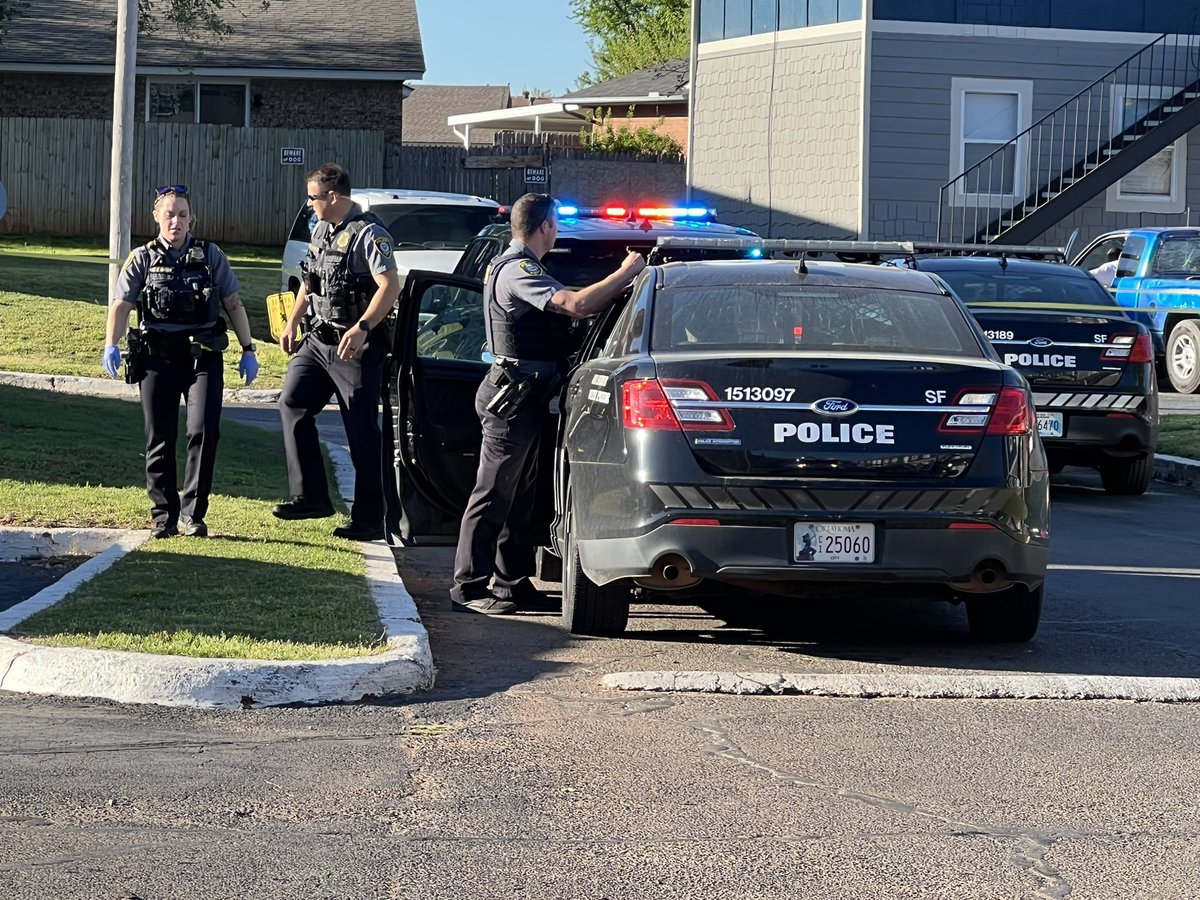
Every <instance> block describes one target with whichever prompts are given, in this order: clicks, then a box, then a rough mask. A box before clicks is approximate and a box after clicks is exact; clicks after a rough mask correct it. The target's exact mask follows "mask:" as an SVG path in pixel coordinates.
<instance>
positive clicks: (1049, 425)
mask: <svg viewBox="0 0 1200 900" xmlns="http://www.w3.org/2000/svg"><path fill="white" fill-rule="evenodd" d="M1037 423H1038V434H1039V435H1041V436H1042V437H1062V436H1063V414H1062V413H1047V412H1040V413H1038V414H1037Z"/></svg>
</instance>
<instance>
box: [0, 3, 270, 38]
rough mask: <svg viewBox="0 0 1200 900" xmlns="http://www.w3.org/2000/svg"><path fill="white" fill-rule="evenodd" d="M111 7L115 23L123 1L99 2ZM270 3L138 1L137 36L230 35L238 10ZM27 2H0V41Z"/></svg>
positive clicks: (194, 36)
mask: <svg viewBox="0 0 1200 900" xmlns="http://www.w3.org/2000/svg"><path fill="white" fill-rule="evenodd" d="M101 2H105V3H106V5H111V8H112V13H113V22H114V23H115V22H116V16H117V9H118V3H120V2H123V0H101ZM270 5H271V0H138V32H139V33H140V34H150V33H152V32H155V31H158V30H159V29H161V28H162V27H164V26H169V27H172V28H174V29H175V32H176V33H177V34H178V35H179V36H180V37H182V38H192V39H196V38H203V37H206V36H210V35H222V34H229V33H230V32H231V31H233V28H234V26H233V25H231V24H230V23H229V21H228V19H229V17H230V15H231V14H236V13H237V11H238V7H239V6H241V7H243V8H244V7H246V6H255V7H261V8H262V9H266V8H267V7H268V6H270ZM28 9H29V0H0V40H2V39H3V37H4V26H5V25H6V24H7V23H8V22H10V21H12V20H13V19H15V18H16V17H17V16H21V15H25V14H27V12H28Z"/></svg>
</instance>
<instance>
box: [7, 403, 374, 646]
mask: <svg viewBox="0 0 1200 900" xmlns="http://www.w3.org/2000/svg"><path fill="white" fill-rule="evenodd" d="M0 410H2V411H3V412H2V413H0V524H5V525H21V526H35V527H54V526H106V527H125V528H144V527H148V520H149V500H148V498H147V497H146V489H145V484H146V481H145V470H144V456H143V451H144V438H143V432H142V412H141V408H140V406H138V405H137V404H136V403H130V402H128V401H123V400H110V399H99V398H90V397H73V396H64V395H62V394H51V393H49V392H44V391H35V390H28V389H23V388H13V387H4V386H0ZM181 433H182V425H181ZM181 443H182V442H181ZM182 466H183V462H182V457H181V458H180V460H179V467H180V468H179V471H180V473H182V471H183V468H182ZM215 489H216V493H214V494H213V496H212V501H211V506H210V510H209V514H208V515H207V516H206V521H207V522H208V525H209V528H210V530H211V534H212V537H210V538H207V539H204V538H186V537H178V538H171V539H169V540H162V541H150V542H147V543H146V544H144V545H143V546H142V548H141V549H139V550H136V551H134V552H133V553H130V554H129V555H127V556H125V557H124V558H123V559H122V560H121V561H120V562H118V563H117V564H116V565H114V566H112V567H111V568H110V569H108V570H107V571H105V572H103V573H101V574H100V575H99V576H97V577H96V578H94V579H92V580H90V581H88V582H86V583H85V584H84V585H82V586H81V587H80V588H79V589H78V590H76V591H75V592H74V593H72V594H71V595H70V596H68V597H67V598H66V599H65V600H64V601H63V602H61V603H59V604H57V605H55V606H53V607H51V608H49V609H47V610H45V611H43V612H41V613H38V614H37V615H35V616H33V617H31V618H29V619H27V620H25V621H24V622H23V623H21V625H20V626H19V627H18V629H17V631H16V632H15V634H16V635H17V636H19V637H21V638H23V639H26V640H31V641H34V642H37V643H45V644H54V645H70V646H81V647H106V648H112V649H122V650H142V651H146V652H151V653H179V654H183V655H188V656H205V657H214V656H223V657H235V658H253V659H321V658H331V657H341V656H361V655H366V654H369V653H374V652H378V651H379V650H381V649H382V644H381V643H380V638H381V632H382V627H381V625H380V623H379V618H378V614H377V612H376V610H375V606H374V604H373V603H372V601H371V599H370V595H369V592H368V588H367V584H366V581H365V579H364V577H363V572H364V564H363V559H362V555H361V553H360V552H359V550H358V548H357V545H356V544H353V543H351V542H349V541H344V540H341V539H339V538H335V537H333V536H332V535H331V534H330V533H329V532H330V529H331V528H332V527H333V525H334V524H335V523H336V521H337V520H336V519H321V520H315V521H301V522H280V521H279V520H277V519H275V518H274V517H273V516H272V515H271V512H270V507H271V504H272V503H274V502H275V501H277V500H278V499H280V498H283V497H286V496H287V475H286V467H285V464H284V460H283V447H282V440H281V438H280V436H279V434H278V433H277V432H268V431H263V430H261V429H257V428H252V427H249V426H243V425H240V424H238V423H235V422H228V421H226V422H223V423H222V425H221V444H220V448H219V450H218V453H217V470H216V477H215Z"/></svg>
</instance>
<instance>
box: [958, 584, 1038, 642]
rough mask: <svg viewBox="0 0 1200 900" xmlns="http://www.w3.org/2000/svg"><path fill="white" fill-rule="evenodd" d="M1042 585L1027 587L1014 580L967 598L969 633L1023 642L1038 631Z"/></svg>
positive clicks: (982, 638)
mask: <svg viewBox="0 0 1200 900" xmlns="http://www.w3.org/2000/svg"><path fill="white" fill-rule="evenodd" d="M1044 592H1045V585H1040V586H1038V587H1037V588H1036V589H1035V590H1030V589H1029V588H1027V587H1025V585H1023V584H1015V585H1013V586H1012V587H1010V588H1008V589H1007V590H1004V591H999V592H997V593H994V594H979V595H976V596H974V597H968V598H967V624H968V625H970V627H971V637H972V638H974V639H975V640H977V641H986V642H989V643H1006V644H1014V643H1023V642H1024V641H1028V640H1029V639H1030V638H1032V637H1033V636H1034V635H1035V634H1037V630H1038V623H1039V622H1041V619H1042V595H1043V593H1044Z"/></svg>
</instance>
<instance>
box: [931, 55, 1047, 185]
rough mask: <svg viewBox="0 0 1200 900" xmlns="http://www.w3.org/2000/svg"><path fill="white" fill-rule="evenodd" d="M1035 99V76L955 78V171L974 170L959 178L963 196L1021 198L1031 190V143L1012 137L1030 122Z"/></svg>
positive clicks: (952, 111)
mask: <svg viewBox="0 0 1200 900" xmlns="http://www.w3.org/2000/svg"><path fill="white" fill-rule="evenodd" d="M1032 99H1033V82H1031V81H1015V80H1010V79H995V78H955V79H952V82H951V105H950V134H951V139H952V140H953V142H954V143H953V145H952V148H951V154H950V165H951V169H952V170H953V171H951V173H950V177H951V178H954V177H956V176H958V175H961V174H964V173H967V172H968V170H970V173H969V174H968V176H967V178H966V179H964V180H963V181H960V182H958V184H957V187H956V190H955V198H956V199H957V200H958V202H960V203H972V202H975V201H978V200H980V199H986V202H989V203H991V202H997V201H1012V202H1015V201H1016V198H1017V197H1023V196H1024V195H1025V170H1026V155H1027V153H1028V146H1027V143H1026V141H1024V140H1022V141H1018V142H1017V143H1015V144H1009V142H1010V141H1011V140H1012V139H1013V138H1014V137H1016V136H1017V135H1018V134H1020V133H1021V132H1023V131H1024V130H1025V129H1026V128H1028V127H1029V119H1030V109H1031V107H1032ZM977 165H978V168H974V167H975V166H977Z"/></svg>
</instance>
